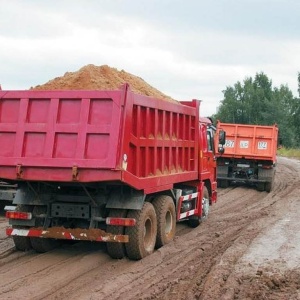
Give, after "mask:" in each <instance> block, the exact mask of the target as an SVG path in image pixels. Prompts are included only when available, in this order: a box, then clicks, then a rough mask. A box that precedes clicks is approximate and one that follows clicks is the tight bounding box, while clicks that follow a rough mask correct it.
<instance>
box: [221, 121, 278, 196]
mask: <svg viewBox="0 0 300 300" xmlns="http://www.w3.org/2000/svg"><path fill="white" fill-rule="evenodd" d="M223 131H225V132H226V142H225V145H224V150H225V152H224V153H223V154H217V180H218V185H219V186H220V187H223V188H226V187H228V185H229V184H230V182H246V183H250V184H255V185H256V186H257V189H258V190H260V191H267V192H270V191H271V189H272V185H273V181H274V176H275V170H276V162H277V160H276V151H277V139H278V128H277V125H276V124H275V125H273V126H261V125H242V124H229V123H221V122H218V123H217V136H218V135H219V132H222V134H223ZM216 141H217V139H216Z"/></svg>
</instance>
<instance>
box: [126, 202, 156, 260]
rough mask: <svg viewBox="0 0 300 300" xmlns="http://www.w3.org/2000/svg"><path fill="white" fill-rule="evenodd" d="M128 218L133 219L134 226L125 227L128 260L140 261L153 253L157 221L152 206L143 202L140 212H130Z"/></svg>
mask: <svg viewBox="0 0 300 300" xmlns="http://www.w3.org/2000/svg"><path fill="white" fill-rule="evenodd" d="M127 217H128V218H135V219H136V225H135V226H133V227H127V228H126V229H125V233H126V234H127V235H128V236H129V242H128V243H126V244H125V247H126V252H127V255H128V257H129V258H130V259H133V260H139V259H142V258H144V257H146V256H148V255H149V254H151V253H152V252H153V251H154V247H155V243H156V235H157V220H156V213H155V209H154V207H153V205H152V204H151V203H149V202H145V203H144V205H143V207H142V209H141V210H130V211H129V212H128V214H127Z"/></svg>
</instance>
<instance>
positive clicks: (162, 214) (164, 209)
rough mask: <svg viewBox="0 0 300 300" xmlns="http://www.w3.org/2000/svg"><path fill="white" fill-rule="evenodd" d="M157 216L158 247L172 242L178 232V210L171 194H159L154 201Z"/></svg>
mask: <svg viewBox="0 0 300 300" xmlns="http://www.w3.org/2000/svg"><path fill="white" fill-rule="evenodd" d="M152 204H153V206H154V209H155V212H156V217H157V236H156V244H155V247H156V248H160V247H162V246H164V245H166V244H168V243H170V242H171V241H172V240H173V239H174V236H175V232H176V212H175V205H174V201H173V200H172V198H171V197H170V196H165V195H162V196H158V197H156V198H155V199H154V200H153V202H152Z"/></svg>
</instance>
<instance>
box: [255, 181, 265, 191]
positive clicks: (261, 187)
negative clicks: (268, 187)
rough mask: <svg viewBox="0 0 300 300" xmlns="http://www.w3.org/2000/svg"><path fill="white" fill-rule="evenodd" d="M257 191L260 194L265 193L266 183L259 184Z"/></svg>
mask: <svg viewBox="0 0 300 300" xmlns="http://www.w3.org/2000/svg"><path fill="white" fill-rule="evenodd" d="M257 190H258V191H260V192H263V191H264V190H265V183H264V182H259V183H258V184H257Z"/></svg>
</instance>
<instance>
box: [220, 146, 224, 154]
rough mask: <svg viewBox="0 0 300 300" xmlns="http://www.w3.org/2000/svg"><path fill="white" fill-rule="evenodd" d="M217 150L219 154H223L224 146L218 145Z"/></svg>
mask: <svg viewBox="0 0 300 300" xmlns="http://www.w3.org/2000/svg"><path fill="white" fill-rule="evenodd" d="M218 152H219V153H220V154H224V152H225V148H224V147H223V146H221V147H218Z"/></svg>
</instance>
